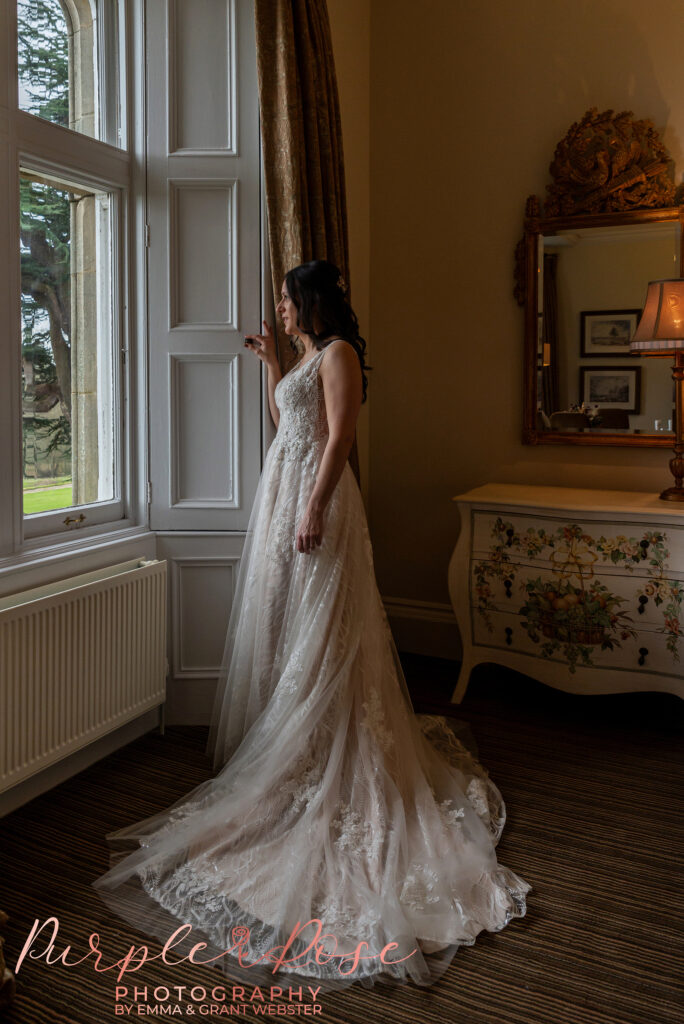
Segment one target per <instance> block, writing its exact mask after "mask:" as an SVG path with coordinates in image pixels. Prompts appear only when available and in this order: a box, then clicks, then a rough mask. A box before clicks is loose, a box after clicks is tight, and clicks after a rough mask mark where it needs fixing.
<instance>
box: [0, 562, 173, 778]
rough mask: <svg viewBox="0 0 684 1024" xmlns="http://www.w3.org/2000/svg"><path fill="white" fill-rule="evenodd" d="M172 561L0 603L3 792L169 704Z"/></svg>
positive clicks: (102, 572)
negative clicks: (169, 569) (168, 598)
mask: <svg viewBox="0 0 684 1024" xmlns="http://www.w3.org/2000/svg"><path fill="white" fill-rule="evenodd" d="M165 689H166V562H165V561H145V560H144V559H141V558H134V559H131V560H130V561H128V562H122V563H121V564H119V565H110V566H108V567H106V568H105V569H99V570H97V571H95V572H89V573H84V574H83V575H81V576H74V577H72V578H71V579H66V580H60V581H58V582H56V583H49V584H47V585H46V586H42V587H36V588H34V589H33V590H25V591H23V592H22V593H20V594H11V595H10V596H9V597H4V598H0V792H4V791H5V790H7V789H9V788H10V787H12V786H14V785H16V784H17V783H18V782H21V781H23V780H24V779H26V778H28V776H30V775H33V774H35V773H36V772H38V771H40V770H41V769H43V768H46V767H47V766H48V765H51V764H54V763H55V762H56V761H60V760H61V759H62V758H63V757H66V756H67V755H68V754H71V753H72V752H73V751H75V750H78V749H80V748H81V747H85V746H86V745H87V744H89V743H92V742H93V741H94V740H97V739H99V737H100V736H103V735H104V734H105V733H108V732H111V731H112V730H113V729H117V728H118V727H119V726H121V725H123V724H124V723H126V722H129V721H130V720H131V719H134V718H137V717H138V715H141V714H143V713H144V712H145V711H147V710H149V709H150V708H153V707H156V706H158V705H159V704H163V702H164V700H165Z"/></svg>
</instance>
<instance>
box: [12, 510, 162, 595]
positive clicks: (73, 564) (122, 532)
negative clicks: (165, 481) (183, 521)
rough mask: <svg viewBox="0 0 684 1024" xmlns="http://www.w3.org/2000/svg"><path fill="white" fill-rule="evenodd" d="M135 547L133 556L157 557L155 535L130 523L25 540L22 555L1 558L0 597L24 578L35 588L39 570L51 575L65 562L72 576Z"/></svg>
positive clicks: (16, 586)
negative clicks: (108, 555) (105, 557)
mask: <svg viewBox="0 0 684 1024" xmlns="http://www.w3.org/2000/svg"><path fill="white" fill-rule="evenodd" d="M134 544H135V545H138V547H141V546H143V547H144V549H143V550H140V551H139V552H136V554H137V553H140V554H145V555H147V556H148V557H149V556H150V555H151V556H152V557H155V556H156V551H155V548H156V535H155V534H154V533H153V532H152V531H151V530H150V529H149V527H147V526H146V525H140V524H135V525H134V524H131V522H130V520H121V524H120V525H117V526H116V527H112V525H111V524H107V526H106V527H93V528H92V532H91V533H90V534H89V535H87V536H85V535H83V534H82V535H80V536H76V531H74V532H73V534H72V535H71V536H70V537H69V538H68V539H66V538H62V537H60V538H59V539H56V538H55V537H49V538H47V537H42V538H40V539H34V540H32V541H27V542H26V543H25V544H24V546H23V548H22V550H21V552H17V553H16V554H13V555H7V556H5V557H4V558H0V595H2V594H7V593H11V592H13V591H16V590H18V589H20V588H21V586H22V583H23V577H24V575H26V586H27V587H30V586H35V585H36V583H35V580H34V579H33V577H34V575H36V573H40V572H42V570H47V572H48V574H50V575H51V571H52V570H54V569H55V568H58V567H62V563H65V564H68V574H69V575H73V574H75V573H78V572H81V571H87V569H88V568H90V565H87V564H86V563H88V561H89V560H91V561H92V559H97V558H98V556H99V557H101V556H102V555H103V554H104V553H105V552H108V551H111V552H112V558H113V559H117V558H118V559H120V558H121V557H123V555H122V553H121V552H120V551H119V549H120V548H124V547H126V546H127V545H134ZM114 552H116V554H114ZM129 557H134V556H129ZM83 565H86V568H83V567H82V566H83ZM63 574H64V573H63ZM29 576H30V577H31V578H30V579H29ZM18 581H20V582H18ZM41 581H42V579H41V580H39V582H41Z"/></svg>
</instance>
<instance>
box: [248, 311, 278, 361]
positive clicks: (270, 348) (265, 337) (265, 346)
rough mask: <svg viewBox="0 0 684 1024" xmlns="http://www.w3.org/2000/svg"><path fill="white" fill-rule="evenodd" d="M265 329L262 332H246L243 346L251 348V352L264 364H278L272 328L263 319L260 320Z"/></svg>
mask: <svg viewBox="0 0 684 1024" xmlns="http://www.w3.org/2000/svg"><path fill="white" fill-rule="evenodd" d="M261 322H262V324H263V326H264V328H265V331H264V333H263V334H246V335H245V346H246V347H247V348H249V349H251V351H252V352H254V353H256V355H257V356H258V357H259V359H260V360H261V361H262V363H265V364H266V366H270V365H275V366H277V365H278V356H277V355H276V345H275V337H274V336H273V329H272V327H271V326H270V324H267V323H266V321H265V320H262V321H261Z"/></svg>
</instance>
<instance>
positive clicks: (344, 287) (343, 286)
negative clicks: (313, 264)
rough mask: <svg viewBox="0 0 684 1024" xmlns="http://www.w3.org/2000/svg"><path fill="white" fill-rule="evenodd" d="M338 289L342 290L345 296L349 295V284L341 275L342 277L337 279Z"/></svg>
mask: <svg viewBox="0 0 684 1024" xmlns="http://www.w3.org/2000/svg"><path fill="white" fill-rule="evenodd" d="M337 287H338V288H340V289H341V290H342V292H343V294H345V295H346V293H347V282H346V281H345V279H344V278H343V277H342V275H341V274H340V276H339V277H338V279H337Z"/></svg>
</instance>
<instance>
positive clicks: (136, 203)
mask: <svg viewBox="0 0 684 1024" xmlns="http://www.w3.org/2000/svg"><path fill="white" fill-rule="evenodd" d="M107 2H108V0H97V4H98V7H102V5H103V3H107ZM115 2H116V0H115ZM122 3H123V8H124V12H125V15H124V18H123V20H122V23H121V24H120V26H119V28H120V31H119V40H118V48H114V47H112V50H113V52H112V53H111V54H109V55H108V57H107V58H106V59H107V60H108V61H109V66H110V67H111V66H112V61H113V62H114V65H116V66H118V61H119V57H120V56H121V57H123V60H124V65H123V68H122V69H121V70H122V72H124V74H123V76H122V77H123V79H124V81H123V82H122V85H123V88H122V90H121V91H122V108H121V109H122V123H121V126H120V128H121V131H120V133H119V134H120V137H121V138H122V139H125V140H128V146H127V148H118V147H115V146H112V145H109V144H108V143H106V142H102V141H100V140H98V139H92V138H90V137H88V136H86V135H83V134H80V133H78V132H75V131H72V130H70V129H68V128H64V127H62V126H60V125H55V124H52V123H50V122H49V121H45V120H43V119H42V118H40V117H37V116H35V115H33V114H29V113H27V112H25V111H23V110H20V109H19V107H18V82H17V51H16V29H17V26H16V4H15V3H14V0H11V2H10V3H8V4H6V5H5V4H3V5H2V6H3V7H4V11H0V38H2V37H4V39H3V42H4V43H5V45H6V52H7V56H8V60H7V61H6V62H5V69H6V70H5V72H4V73H3V71H2V69H1V65H2V62H0V145H2V143H4V142H6V144H7V145H6V148H5V150H4V152H5V153H6V154H7V161H6V163H5V166H2V165H1V164H0V247H1V248H2V250H3V251H4V252H5V253H6V256H7V260H6V278H7V279H6V282H5V289H6V292H7V300H8V301H7V304H6V310H7V314H6V319H5V323H4V328H5V329H4V330H2V331H1V332H0V365H2V367H3V369H4V374H3V376H5V378H6V385H7V386H6V389H5V391H4V392H3V389H2V387H0V400H2V399H3V398H5V401H4V404H5V411H4V414H2V413H0V430H1V432H2V438H3V440H2V444H1V445H0V480H2V481H3V483H4V487H0V578H1V577H2V575H3V574H4V573H7V572H11V570H12V569H13V568H15V567H16V566H19V565H22V564H27V563H29V562H31V561H35V560H36V558H39V559H40V558H44V557H46V556H48V554H50V555H52V554H54V555H55V556H56V555H58V554H59V553H60V552H61V553H62V554H63V553H65V552H67V551H69V550H78V549H81V548H83V549H87V548H88V547H89V546H90V545H92V543H93V542H94V540H95V539H96V538H98V539H100V540H102V539H104V537H105V536H107V535H111V536H112V537H113V538H114V537H119V538H120V539H123V537H124V535H125V533H126V531H128V533H129V534H130V535H131V536H135V535H138V534H141V533H147V502H146V494H145V488H144V485H143V481H144V480H145V479H146V477H147V469H146V465H145V462H146V459H145V454H146V453H145V451H144V450H141V449H144V447H145V446H144V444H143V443H142V442H141V441H140V440H139V439H140V438H144V437H145V436H146V426H147V424H146V423H145V422H144V409H145V402H144V399H141V398H140V397H139V396H141V395H143V394H144V391H143V387H144V384H145V379H144V378H145V372H144V368H145V352H146V344H145V343H146V320H145V312H144V300H145V248H144V246H145V218H146V199H145V119H144V67H145V64H144V59H143V55H144V5H143V4H140V3H138V2H131V0H122ZM97 20H98V25H97V32H98V35H99V39H100V45H102V39H103V32H104V27H105V26H106V24H107V19H106V18H105V17H102V16H100V15H98V18H97ZM103 63H105V61H103ZM2 77H4V78H5V81H4V82H3V81H2V80H1V79H2ZM3 94H4V95H5V96H6V97H7V104H6V108H7V109H6V112H5V111H4V110H3V109H2V107H3V103H2V98H3ZM126 97H128V98H129V99H130V102H129V103H128V104H127V105H126V104H125V99H126ZM110 106H111V105H110ZM3 122H4V123H3ZM3 129H6V134H5V133H3ZM3 135H4V137H3ZM20 169H24V170H29V171H31V170H35V171H37V172H39V173H42V174H45V175H51V176H54V177H56V178H58V179H59V178H63V179H64V180H65V181H67V182H69V181H71V182H74V183H79V182H80V183H83V184H85V185H86V186H89V187H93V188H97V189H105V190H107V191H110V192H112V193H113V195H114V197H115V201H114V205H115V206H116V207H117V214H116V216H115V217H114V218H113V224H112V236H113V237H112V250H113V251H112V265H111V266H112V277H113V278H116V280H113V285H114V290H113V296H112V297H113V301H114V309H113V311H112V312H113V317H112V330H113V336H114V340H115V341H116V347H115V348H114V347H113V351H114V353H118V356H119V358H118V360H117V359H114V362H115V365H114V367H113V369H114V377H115V381H116V384H117V385H118V387H117V388H116V392H115V394H114V401H115V403H116V408H115V410H114V412H115V416H116V429H118V434H119V437H118V439H115V445H116V446H117V448H118V450H117V452H116V453H115V454H116V457H117V458H118V483H119V494H118V495H115V496H114V498H113V499H112V500H110V501H103V502H97V503H93V504H88V505H84V506H70V507H69V509H60V510H55V511H52V512H46V513H37V514H33V515H31V516H24V514H23V483H22V478H23V472H22V414H21V405H22V402H21V319H20V316H19V307H20V288H21V279H20V266H19V175H20ZM3 176H5V177H6V179H7V188H6V189H2V188H1V186H2V183H3ZM3 207H4V208H3ZM3 235H4V237H3ZM1 290H2V289H0V291H1ZM117 291H118V294H117ZM133 339H135V345H133V344H132V343H131V342H132V340H133ZM117 363H118V366H117V365H116V364H117ZM141 413H143V415H141ZM3 492H4V493H3ZM81 510H82V511H83V512H84V514H85V515H86V517H87V518H86V519H85V520H84V521H83V522H82V523H76V524H69V525H68V526H67V525H65V524H64V520H65V518H67V516H68V517H70V518H72V519H74V518H75V519H76V520H77V519H78V516H79V514H80V512H81Z"/></svg>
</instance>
